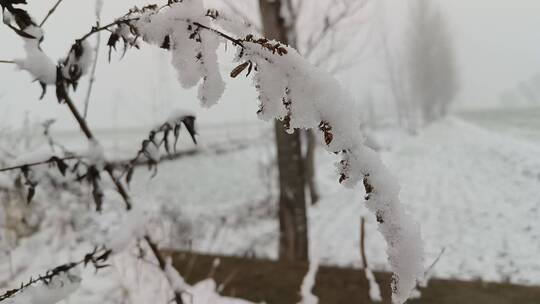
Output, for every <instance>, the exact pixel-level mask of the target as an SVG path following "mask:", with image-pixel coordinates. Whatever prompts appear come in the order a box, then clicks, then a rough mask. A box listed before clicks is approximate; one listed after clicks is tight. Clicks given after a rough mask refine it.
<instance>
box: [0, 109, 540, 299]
mask: <svg viewBox="0 0 540 304" xmlns="http://www.w3.org/2000/svg"><path fill="white" fill-rule="evenodd" d="M522 113H523V114H521V115H522V116H521V117H522V118H521V119H518V117H519V116H520V114H519V112H516V113H514V114H513V115H511V116H508V117H509V118H511V119H506V120H505V119H502V117H505V116H501V115H500V113H497V112H492V113H489V112H485V113H483V114H482V113H465V114H460V115H458V116H454V117H450V118H447V119H445V120H443V121H439V122H436V123H434V124H432V125H431V126H429V127H427V128H426V129H424V130H422V131H421V132H420V133H419V134H417V135H416V136H409V135H403V134H401V133H400V132H384V134H377V136H375V138H376V139H379V140H380V141H384V146H388V145H389V144H390V146H391V147H392V148H391V149H389V150H384V151H383V152H382V153H383V159H384V161H385V162H386V163H387V165H388V166H389V168H390V170H391V171H392V172H394V174H395V175H396V176H397V177H398V179H399V181H400V184H401V187H402V191H401V199H402V201H403V202H404V203H405V204H406V205H407V207H408V208H409V209H410V211H411V213H412V214H413V215H414V217H415V218H416V219H417V220H418V221H419V222H420V223H421V224H422V234H423V238H424V241H425V247H426V251H427V252H426V261H425V264H426V266H427V265H429V264H430V263H431V262H432V261H433V260H434V259H435V258H436V257H437V256H438V255H439V253H440V252H441V250H442V249H443V248H444V249H445V251H444V254H443V256H442V258H441V259H440V261H439V262H438V264H437V265H436V267H435V269H434V275H435V276H439V277H452V278H460V279H482V280H489V281H511V282H515V283H523V284H535V285H539V284H540V260H539V259H538V258H537V257H538V256H540V221H538V219H539V218H540V210H539V208H540V144H539V142H538V141H536V138H540V127H538V128H536V127H535V126H537V124H536V123H537V122H536V118H535V117H534V116H533V115H528V114H529V113H531V111H524V112H522ZM200 133H201V134H200V137H199V141H200V143H201V144H200V146H199V148H200V149H201V150H202V153H198V154H195V155H191V156H189V157H186V158H182V159H178V160H175V161H170V162H164V163H162V164H160V166H159V170H158V174H157V175H156V176H155V177H153V178H152V177H151V175H152V173H153V172H151V171H147V170H145V168H144V167H143V168H141V169H140V170H137V171H135V176H134V179H133V182H132V183H131V187H130V188H131V191H132V192H133V194H134V200H135V201H136V202H137V204H146V205H147V206H146V208H144V209H146V210H161V212H160V214H162V217H161V218H160V219H157V220H156V219H155V220H154V222H152V227H154V228H157V229H156V230H159V232H158V233H157V234H156V236H157V237H158V238H159V241H160V242H161V245H162V246H166V247H172V248H178V249H193V250H195V251H202V252H211V253H220V254H233V255H241V256H244V255H248V256H257V257H269V258H275V257H276V256H277V240H278V235H277V232H278V223H277V219H276V213H277V208H276V196H277V193H276V190H275V189H276V185H275V179H276V169H275V167H274V166H273V164H272V161H271V160H272V159H273V157H274V149H275V147H274V144H273V142H272V139H273V137H272V128H271V125H269V124H264V123H260V124H248V125H237V126H214V127H202V128H201V130H200ZM400 134H401V135H400ZM98 135H99V137H100V139H101V140H102V142H103V145H104V147H105V148H106V150H107V154H108V155H109V156H111V155H112V156H113V157H119V158H125V157H130V156H131V152H133V151H135V150H136V149H137V148H138V145H139V143H140V139H141V138H144V135H145V131H144V130H140V131H129V132H128V131H126V132H120V133H117V134H112V133H109V132H98ZM185 137H186V138H187V136H185ZM70 138H73V137H72V135H66V137H62V136H60V138H59V139H61V140H62V141H63V139H66V140H67V141H68V142H70V147H71V146H75V147H76V146H77V145H81V146H82V145H83V143H77V142H76V141H72V140H70ZM186 138H184V139H183V140H182V141H181V142H180V144H179V148H180V149H193V148H194V147H193V145H191V144H189V142H188V141H187V139H186ZM230 142H233V144H232V145H230V144H227V143H230ZM239 143H243V144H244V145H243V146H242V148H236V146H237V145H238V144H239ZM218 146H220V147H224V148H223V149H222V150H218V151H216V147H218ZM229 148H232V149H229ZM226 150H228V151H226ZM207 152H208V153H207ZM335 160H336V159H335V157H334V155H331V154H328V153H327V152H325V151H323V149H320V151H318V154H317V163H318V170H317V179H318V185H319V191H320V194H321V196H322V197H321V200H320V202H319V203H318V204H317V205H315V206H310V207H309V210H308V216H309V225H310V230H309V232H310V246H311V250H310V251H311V254H312V255H314V256H316V257H317V259H318V260H319V261H320V262H321V263H322V264H335V265H343V266H351V265H353V266H359V265H360V248H359V247H360V246H359V235H360V231H359V230H360V216H361V215H364V216H365V217H366V219H367V257H368V261H369V264H370V266H371V268H373V269H375V270H388V269H389V268H388V263H387V261H386V258H387V255H386V252H385V243H384V240H383V239H382V237H381V235H380V234H379V233H378V232H377V231H376V225H375V220H374V219H373V218H372V217H371V215H370V213H369V212H368V211H367V210H366V208H365V207H364V206H363V201H364V198H363V197H364V193H363V191H362V190H358V189H357V190H347V189H345V188H344V187H342V186H341V185H339V184H338V182H337V180H338V177H337V174H336V172H335V168H334V162H335ZM40 187H41V186H40ZM39 189H40V188H39V187H38V196H39V191H40V190H39ZM112 192H114V191H110V190H109V191H108V192H107V195H106V197H108V198H111V199H112V201H113V202H112V203H114V194H113V193H112ZM56 195H57V196H58V197H56V198H50V199H51V200H55V201H56V200H58V201H57V203H61V204H65V205H66V208H67V207H68V206H72V205H70V202H71V199H75V200H78V198H77V197H76V196H70V195H69V194H67V193H66V194H65V195H64V194H63V193H57V194H56ZM81 203H84V200H83V201H81ZM105 205H106V207H109V208H112V206H114V204H105ZM175 206H179V209H177V208H175ZM163 211H165V212H163ZM120 212H121V213H122V214H123V212H122V210H120ZM117 216H118V213H115V211H114V209H113V210H110V212H109V211H107V212H105V214H104V215H103V216H97V218H99V219H101V220H102V221H104V225H105V224H107V223H109V222H118V218H117ZM52 218H55V219H64V217H58V218H56V217H52ZM165 218H167V219H166V220H165ZM171 219H172V220H174V221H176V222H177V223H178V222H180V223H181V224H180V225H178V226H177V228H176V230H172V229H171V227H174V226H171V225H168V224H163V225H162V223H161V222H162V221H163V222H164V223H170V221H171ZM55 221H56V222H54V223H50V225H46V228H47V229H44V230H43V231H41V232H40V234H41V236H39V237H35V238H34V237H31V238H29V239H25V240H22V241H21V242H20V243H19V245H18V246H17V248H16V249H15V250H14V251H13V252H11V253H12V254H11V255H10V256H0V289H2V290H4V289H5V288H8V287H9V286H12V285H13V282H21V281H24V280H26V279H27V278H28V277H29V276H30V275H36V274H39V273H43V271H45V270H46V269H50V268H52V267H54V266H56V265H58V264H60V263H65V262H67V261H72V260H76V259H78V258H80V256H82V255H83V254H84V253H86V251H87V250H89V248H87V246H86V247H84V248H78V249H77V248H76V250H75V249H73V248H70V247H69V246H66V244H72V243H76V242H77V237H78V236H79V234H80V235H82V236H86V235H90V236H92V237H93V238H98V239H100V237H101V236H100V234H99V233H101V232H100V231H101V230H99V229H100V228H99V227H92V226H90V227H85V224H84V223H85V221H84V218H83V219H82V220H81V221H82V222H81V223H79V224H76V225H75V226H76V227H81V228H82V229H81V230H82V231H81V232H78V233H77V234H74V235H71V233H67V231H69V230H65V229H64V228H65V227H67V226H69V225H70V223H71V222H70V221H69V217H66V218H65V219H64V222H62V221H58V220H55ZM71 225H73V223H71ZM105 226H107V225H105ZM113 226H114V225H113ZM107 227H108V226H107ZM60 232H61V233H60ZM113 232H114V231H113ZM59 233H60V234H62V233H63V234H64V235H59ZM93 238H90V239H93ZM62 240H65V243H63V242H64V241H62ZM44 242H45V243H46V245H44V244H43V243H44ZM36 246H41V247H39V248H45V247H46V248H45V249H43V250H42V252H40V253H39V254H40V255H39V259H35V258H34V257H33V255H34V254H35V253H34V249H33V248H38V247H36ZM43 246H45V247H43ZM136 256H137V254H136V252H128V253H126V254H123V255H120V256H118V257H115V258H114V259H113V260H112V261H111V264H112V265H113V266H114V267H111V268H109V269H108V270H104V271H102V272H100V273H98V275H97V276H96V275H95V274H94V273H93V269H85V270H84V271H83V275H82V277H83V281H82V283H81V284H82V285H81V287H80V288H79V290H78V291H77V292H76V293H75V294H74V295H73V296H72V300H74V301H75V302H77V303H96V302H104V303H105V302H106V303H116V302H115V301H120V300H119V299H125V298H130V299H137V301H135V302H134V303H147V302H149V301H156V302H159V301H160V300H159V299H161V298H160V297H164V298H163V302H165V301H166V300H167V293H166V292H163V290H164V286H166V285H167V284H166V283H165V282H164V281H163V278H162V277H161V276H160V274H159V271H158V270H157V268H155V267H154V266H153V265H151V264H150V263H147V262H142V261H139V260H137V259H136ZM143 268H144V271H143V270H142V269H143ZM205 284H206V283H205ZM126 286H145V288H136V289H133V288H131V289H128V288H127V287H126ZM201 286H202V285H201ZM205 286H206V285H205ZM149 288H150V289H149ZM153 295H156V296H153ZM148 297H153V298H152V299H151V300H150V299H148ZM158 298H159V299H158ZM147 299H148V300H147Z"/></svg>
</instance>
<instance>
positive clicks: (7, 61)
mask: <svg viewBox="0 0 540 304" xmlns="http://www.w3.org/2000/svg"><path fill="white" fill-rule="evenodd" d="M0 63H8V64H15V61H13V60H0Z"/></svg>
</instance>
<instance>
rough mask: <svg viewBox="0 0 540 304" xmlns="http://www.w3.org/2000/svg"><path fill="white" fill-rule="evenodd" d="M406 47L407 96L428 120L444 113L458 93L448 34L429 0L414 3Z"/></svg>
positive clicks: (441, 18)
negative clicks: (408, 93) (409, 96)
mask: <svg viewBox="0 0 540 304" xmlns="http://www.w3.org/2000/svg"><path fill="white" fill-rule="evenodd" d="M407 48H408V52H407V57H408V58H409V60H408V64H409V73H410V74H409V85H410V90H411V98H412V99H413V100H415V102H416V105H417V107H418V109H419V111H420V114H421V116H422V118H423V120H424V122H425V123H429V122H431V121H433V120H435V119H437V118H439V117H441V116H444V115H446V114H447V112H448V107H449V105H450V103H451V102H452V101H453V100H454V98H455V96H456V93H457V92H458V76H457V70H456V62H455V54H454V48H453V41H452V36H451V34H450V31H449V29H448V25H447V22H446V19H445V17H444V15H443V14H442V13H441V12H440V10H439V9H438V8H437V7H435V6H434V4H433V2H432V1H428V0H416V1H415V2H414V5H413V6H412V8H411V23H410V29H409V33H408V45H407Z"/></svg>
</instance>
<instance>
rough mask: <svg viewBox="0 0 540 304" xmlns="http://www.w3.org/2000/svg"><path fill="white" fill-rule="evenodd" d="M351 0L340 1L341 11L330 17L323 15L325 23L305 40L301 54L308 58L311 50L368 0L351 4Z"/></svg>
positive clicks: (311, 52)
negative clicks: (318, 30)
mask: <svg viewBox="0 0 540 304" xmlns="http://www.w3.org/2000/svg"><path fill="white" fill-rule="evenodd" d="M349 2H351V1H345V0H343V1H342V4H343V7H342V9H341V11H340V12H339V13H338V14H337V15H336V16H334V17H333V18H331V17H330V16H329V15H327V16H326V17H325V19H324V20H325V24H324V26H323V28H322V30H321V31H320V32H318V33H315V34H313V35H311V36H310V37H309V39H308V41H307V42H306V47H305V51H304V52H303V55H304V56H305V57H306V58H308V59H309V58H310V56H311V55H312V54H313V52H314V51H315V50H316V49H317V48H318V46H319V45H320V44H321V42H322V41H324V40H325V39H326V38H327V37H328V35H329V34H330V33H331V32H333V31H335V29H336V28H337V27H339V26H340V25H341V24H342V23H343V22H345V21H346V20H347V19H349V18H350V17H352V16H354V15H355V14H357V13H358V12H359V11H360V10H362V8H364V7H365V6H366V5H367V3H368V2H369V0H361V1H358V0H355V1H353V2H355V3H353V4H351V3H349Z"/></svg>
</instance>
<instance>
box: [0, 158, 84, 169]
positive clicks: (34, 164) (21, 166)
mask: <svg viewBox="0 0 540 304" xmlns="http://www.w3.org/2000/svg"><path fill="white" fill-rule="evenodd" d="M77 158H79V157H78V156H75V155H72V156H67V157H62V158H60V157H56V156H52V157H50V158H48V159H46V160H41V161H36V162H31V163H27V164H22V165H17V166H12V167H7V168H1V169H0V172H7V171H13V170H19V169H22V168H29V167H35V166H39V165H45V164H49V163H53V162H54V161H55V160H60V161H63V160H70V159H77Z"/></svg>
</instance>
